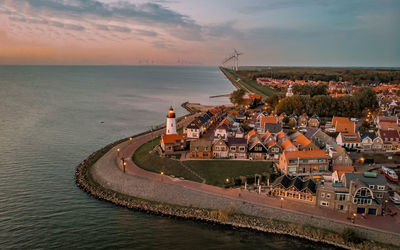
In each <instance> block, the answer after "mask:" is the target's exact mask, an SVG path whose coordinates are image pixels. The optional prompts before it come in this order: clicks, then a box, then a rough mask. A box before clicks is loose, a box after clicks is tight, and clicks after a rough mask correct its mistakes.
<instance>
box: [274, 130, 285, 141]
mask: <svg viewBox="0 0 400 250" xmlns="http://www.w3.org/2000/svg"><path fill="white" fill-rule="evenodd" d="M285 136H286V134H285V132H283V131H281V132H279V133H278V134H277V135H276V139H278V140H279V139H281V138H282V137H285Z"/></svg>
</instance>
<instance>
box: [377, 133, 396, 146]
mask: <svg viewBox="0 0 400 250" xmlns="http://www.w3.org/2000/svg"><path fill="white" fill-rule="evenodd" d="M378 134H379V136H380V137H381V138H382V141H383V149H384V150H398V149H399V144H400V135H399V133H398V132H397V131H396V130H378Z"/></svg>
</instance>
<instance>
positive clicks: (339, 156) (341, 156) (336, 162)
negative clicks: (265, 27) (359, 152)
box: [329, 145, 353, 166]
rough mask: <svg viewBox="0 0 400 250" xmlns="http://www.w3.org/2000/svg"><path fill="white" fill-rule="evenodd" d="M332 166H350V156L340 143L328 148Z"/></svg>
mask: <svg viewBox="0 0 400 250" xmlns="http://www.w3.org/2000/svg"><path fill="white" fill-rule="evenodd" d="M329 156H330V157H331V161H332V166H352V165H353V160H352V159H351V158H350V155H349V153H347V151H346V150H345V149H344V148H342V147H341V146H340V145H336V146H335V147H334V148H332V149H330V150H329Z"/></svg>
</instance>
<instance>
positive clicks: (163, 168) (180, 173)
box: [132, 137, 201, 182]
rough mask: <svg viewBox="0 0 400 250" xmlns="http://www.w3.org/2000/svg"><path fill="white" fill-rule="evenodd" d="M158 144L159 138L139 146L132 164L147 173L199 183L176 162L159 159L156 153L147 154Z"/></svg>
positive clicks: (195, 177) (199, 180)
mask: <svg viewBox="0 0 400 250" xmlns="http://www.w3.org/2000/svg"><path fill="white" fill-rule="evenodd" d="M159 143H160V137H158V138H156V139H154V140H153V144H152V142H151V141H149V142H147V143H145V144H143V145H142V146H140V147H139V148H138V149H137V150H136V151H135V153H134V154H133V157H132V160H133V162H134V163H135V164H136V165H137V166H138V167H140V168H143V169H145V170H147V171H151V172H155V173H161V172H163V173H164V174H165V175H170V176H171V175H173V176H175V177H182V178H184V179H186V180H191V181H195V182H201V179H199V178H198V177H197V176H195V175H193V174H192V173H190V172H189V171H188V170H187V169H185V168H184V167H182V165H181V163H180V162H179V161H176V160H172V159H170V158H167V157H164V158H161V157H160V156H159V155H158V153H149V152H150V151H151V150H152V145H153V146H156V145H158V144H159Z"/></svg>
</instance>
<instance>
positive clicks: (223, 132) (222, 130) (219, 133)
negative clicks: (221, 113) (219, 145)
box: [214, 121, 229, 141]
mask: <svg viewBox="0 0 400 250" xmlns="http://www.w3.org/2000/svg"><path fill="white" fill-rule="evenodd" d="M228 122H229V121H228ZM228 130H229V125H228V123H227V122H224V121H222V122H221V123H220V124H219V125H218V127H217V128H216V129H215V131H214V138H215V139H217V140H218V138H222V140H224V141H226V140H228Z"/></svg>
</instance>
